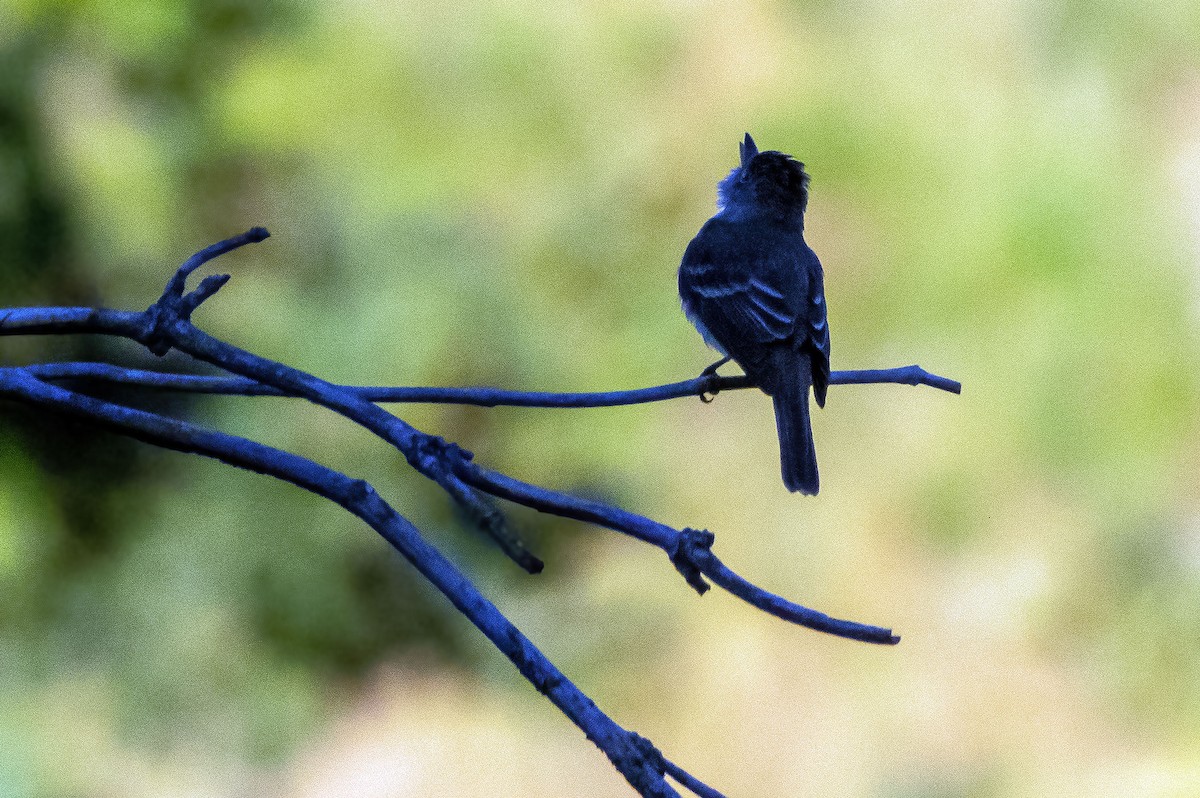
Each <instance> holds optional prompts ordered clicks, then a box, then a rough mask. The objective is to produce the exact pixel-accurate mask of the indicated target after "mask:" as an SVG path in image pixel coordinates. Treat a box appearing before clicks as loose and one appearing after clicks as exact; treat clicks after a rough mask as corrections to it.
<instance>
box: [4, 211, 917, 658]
mask: <svg viewBox="0 0 1200 798" xmlns="http://www.w3.org/2000/svg"><path fill="white" fill-rule="evenodd" d="M247 235H248V234H247ZM260 240H261V239H260ZM231 241H241V243H246V235H243V236H240V237H238V238H237V239H231ZM217 246H218V245H214V247H209V248H208V249H206V250H203V251H202V253H199V254H203V253H204V252H209V251H211V250H213V249H215V248H216V247H217ZM239 246H240V244H239ZM232 248H233V247H232V246H230V247H227V248H226V249H225V250H224V251H228V249H232ZM199 254H198V255H197V256H194V257H193V259H191V260H189V261H188V263H185V264H184V266H183V267H181V268H180V270H179V272H177V273H176V274H175V275H174V276H173V277H172V278H171V280H170V281H168V283H167V287H166V289H165V290H164V292H163V296H162V297H161V298H160V299H159V301H157V302H155V303H154V304H153V305H151V306H150V308H149V309H148V310H147V311H145V312H144V313H129V312H122V311H113V310H93V309H90V308H31V309H17V310H11V311H0V334H5V333H8V334H13V333H16V332H18V331H22V330H23V331H25V332H30V331H33V332H39V333H55V332H84V331H86V332H99V333H107V334H112V335H120V336H124V337H127V338H132V339H133V340H136V341H140V342H141V343H143V344H145V345H146V346H147V347H150V348H151V351H154V352H156V353H158V354H164V353H165V352H166V351H167V350H168V349H170V348H176V349H178V350H180V351H181V352H185V353H187V354H189V355H191V356H192V357H194V358H196V359H198V360H202V361H205V362H207V363H210V364H212V365H215V366H218V367H220V368H221V369H223V370H225V371H228V372H231V373H233V374H236V375H238V376H240V377H242V378H244V379H246V380H249V381H250V382H252V383H256V384H260V385H265V386H269V387H271V388H273V389H274V390H276V391H278V392H279V393H280V394H283V395H288V396H299V397H303V398H305V399H308V400H309V401H311V402H313V403H315V404H318V405H321V406H323V407H326V408H328V409H330V410H333V411H334V412H336V413H338V414H340V415H342V416H344V417H345V418H347V419H349V420H351V421H354V422H355V423H357V424H359V425H361V426H362V427H364V428H365V429H368V430H370V431H371V432H372V433H374V434H375V435H377V436H378V437H380V438H381V439H383V440H384V441H386V442H388V443H390V444H391V445H393V446H394V447H396V448H397V449H398V450H399V451H400V452H401V453H402V454H404V456H405V458H406V459H407V460H408V462H409V464H410V465H412V466H413V468H415V469H416V470H417V471H418V472H420V473H422V474H424V475H425V476H427V477H428V478H430V479H432V480H433V481H435V482H437V483H438V484H439V485H441V486H442V487H443V489H445V490H446V491H447V492H448V493H449V494H450V495H451V496H452V497H456V498H457V497H458V495H459V493H460V492H461V491H462V490H464V489H468V490H469V487H468V486H470V487H473V488H477V489H479V490H481V491H483V492H484V493H488V494H491V495H493V496H497V497H499V498H503V499H508V500H509V501H513V502H516V503H518V504H523V505H525V506H527V507H532V508H533V509H535V510H538V511H540V512H545V513H549V514H553V515H558V516H561V517H565V518H573V519H576V520H580V521H587V522H589V523H594V524H597V525H600V526H603V527H606V528H608V529H612V530H614V531H617V532H622V533H625V534H628V535H631V536H633V537H636V538H638V539H639V540H643V541H645V542H647V543H651V544H653V545H655V546H657V547H659V548H660V549H662V550H663V552H664V553H666V554H667V556H668V557H669V558H670V559H671V561H672V563H673V564H674V565H675V567H676V569H677V570H678V571H679V572H680V573H681V574H682V575H683V576H684V578H685V579H686V580H687V582H688V584H690V585H691V586H692V587H693V589H695V590H696V591H697V592H698V593H703V592H705V591H706V590H707V589H708V587H709V585H708V584H707V583H706V582H705V581H704V579H703V578H702V577H703V576H708V577H709V578H711V579H712V581H713V582H715V583H716V584H718V585H721V586H722V587H724V588H725V589H726V590H729V592H731V593H733V594H734V595H736V596H738V597H739V598H741V599H743V600H744V601H747V602H749V603H750V604H752V605H754V606H755V607H758V608H759V609H762V610H764V611H766V612H769V613H771V614H773V615H775V616H776V617H779V618H782V619H784V620H787V621H789V622H792V623H796V624H798V625H801V626H805V627H807V628H809V629H813V630H814V631H819V632H825V633H828V634H833V635H837V636H839V637H846V638H849V639H853V640H860V641H863V642H870V643H880V644H885V645H894V644H896V643H897V642H899V639H900V638H899V637H897V636H896V635H893V634H892V631H891V630H890V629H887V628H884V627H879V626H872V625H868V624H860V623H857V622H854V621H846V620H841V619H836V618H831V617H830V616H828V615H825V614H824V613H821V612H817V611H815V610H812V609H809V608H807V607H803V606H801V605H799V604H795V603H793V602H790V601H788V600H787V599H784V598H782V597H780V596H777V595H775V594H773V593H771V592H769V591H767V590H764V589H762V588H759V587H757V586H755V585H753V584H752V583H751V582H749V581H747V580H744V579H742V578H741V577H739V576H737V575H736V574H734V573H733V571H731V570H730V569H728V568H727V567H726V566H725V565H724V564H723V563H721V561H720V560H719V559H718V558H717V557H716V555H715V554H713V553H712V551H711V546H712V542H713V536H712V535H711V534H709V533H704V535H705V536H706V537H703V536H702V537H701V538H697V537H696V536H695V534H694V533H693V531H692V530H686V529H685V530H677V529H674V528H672V527H669V526H667V525H665V524H661V523H659V522H657V521H653V520H651V519H649V518H646V517H644V516H640V515H637V514H635V513H631V512H628V511H626V510H622V509H620V508H617V507H613V506H610V505H606V504H603V503H600V502H593V501H588V500H585V499H580V498H577V497H574V496H569V495H566V494H563V493H558V492H556V491H552V490H549V489H547V488H542V487H540V486H536V485H530V484H528V483H525V482H521V481H520V480H516V479H513V478H511V477H509V476H507V475H504V474H500V473H498V472H494V471H490V470H488V469H486V468H483V467H482V466H479V465H478V464H476V463H473V462H472V457H473V455H471V453H470V452H468V451H466V450H464V449H462V448H461V447H459V446H457V445H455V444H452V443H449V442H447V441H444V440H442V439H441V438H439V437H436V436H432V435H427V434H425V433H423V432H421V431H419V430H417V429H416V428H414V427H412V426H411V425H409V424H408V423H406V422H405V421H403V420H401V419H400V418H398V417H396V416H394V415H392V414H391V413H388V412H387V411H386V410H384V409H383V408H381V407H379V406H378V405H375V404H373V403H372V402H370V401H368V400H366V399H364V398H362V397H361V396H359V395H358V394H357V393H356V392H353V391H349V390H346V389H344V388H342V387H341V386H338V385H335V384H333V383H330V382H327V381H325V380H322V379H320V378H319V377H316V376H315V375H312V374H307V373H305V372H302V371H299V370H297V369H294V368H291V367H289V366H287V365H285V364H283V363H278V362H275V361H271V360H268V359H266V358H262V357H258V356H257V355H254V354H252V353H250V352H247V351H246V350H243V349H239V348H238V347H236V346H233V345H232V344H228V343H225V342H222V341H219V340H217V339H216V338H213V337H212V336H210V335H208V334H207V333H205V332H203V331H202V330H200V329H198V328H197V327H195V326H194V325H193V324H192V323H191V321H190V319H189V318H188V317H189V316H190V312H191V309H194V308H186V311H187V312H186V313H182V312H179V310H178V309H179V308H180V307H181V303H183V302H184V301H185V299H186V298H185V297H184V296H183V290H184V281H183V280H181V279H179V275H180V273H181V272H184V271H186V270H189V269H192V268H194V265H193V261H194V259H195V257H199ZM910 369H911V367H910ZM903 376H904V377H905V379H911V378H913V377H914V376H915V375H914V374H913V372H911V370H908V371H906V372H905V374H904V375H903ZM706 379H707V378H704V377H702V378H700V380H701V381H704V380H706ZM733 379H735V380H736V379H738V378H733ZM741 379H743V380H744V379H745V378H741ZM693 382H694V381H693ZM679 384H681V383H676V385H679ZM685 395H686V394H685ZM464 483H465V484H464ZM539 564H540V563H539Z"/></svg>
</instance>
